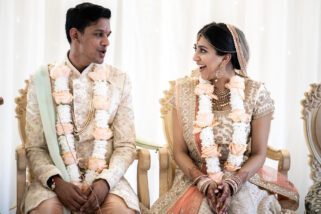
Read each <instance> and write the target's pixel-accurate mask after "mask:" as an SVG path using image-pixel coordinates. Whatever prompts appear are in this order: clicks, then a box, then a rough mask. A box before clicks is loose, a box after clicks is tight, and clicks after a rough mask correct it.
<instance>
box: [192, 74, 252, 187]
mask: <svg viewBox="0 0 321 214" xmlns="http://www.w3.org/2000/svg"><path fill="white" fill-rule="evenodd" d="M225 87H226V88H227V90H224V91H223V92H221V93H215V89H214V86H213V85H212V84H211V82H210V81H207V80H204V79H202V78H201V77H200V78H199V84H198V85H197V86H196V88H195V94H196V95H197V96H198V98H199V100H198V112H197V115H196V120H195V121H194V133H200V139H201V154H202V158H204V159H205V161H206V167H207V173H208V175H209V177H210V178H212V179H213V180H214V181H216V182H218V183H220V182H221V180H222V177H223V174H224V173H223V171H222V170H223V169H221V167H220V162H219V157H220V156H221V154H220V151H219V148H218V145H217V143H216V142H215V136H214V131H213V127H214V126H215V125H216V124H217V121H215V119H214V109H215V108H223V106H227V105H231V113H230V114H229V118H230V119H231V120H232V121H233V135H232V139H233V140H232V142H231V143H230V144H229V151H230V152H229V155H228V159H227V161H226V162H225V164H224V169H225V170H226V171H236V170H237V169H239V168H240V167H241V165H242V163H243V153H244V152H245V151H246V146H247V145H246V142H247V134H246V133H247V132H246V126H247V123H248V122H249V115H248V114H246V113H245V108H244V102H243V100H244V88H245V84H244V79H243V78H242V77H240V76H237V75H235V76H233V77H232V78H231V79H230V82H229V83H227V84H226V85H225ZM219 97H221V101H219V100H220V99H219ZM227 100H229V102H228V103H227ZM215 102H216V104H215Z"/></svg>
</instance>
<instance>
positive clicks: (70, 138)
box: [58, 134, 75, 152]
mask: <svg viewBox="0 0 321 214" xmlns="http://www.w3.org/2000/svg"><path fill="white" fill-rule="evenodd" d="M58 141H59V144H60V146H61V149H62V151H64V152H68V151H74V150H75V143H74V142H75V139H74V135H72V134H66V135H61V136H59V140H58Z"/></svg>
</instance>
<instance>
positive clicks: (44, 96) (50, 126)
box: [35, 66, 70, 213]
mask: <svg viewBox="0 0 321 214" xmlns="http://www.w3.org/2000/svg"><path fill="white" fill-rule="evenodd" d="M35 84H36V93H37V100H38V105H39V111H40V116H41V122H42V125H43V131H44V134H45V139H46V142H47V146H48V150H49V154H50V157H51V159H52V161H53V162H54V164H55V166H56V167H57V168H58V169H59V171H60V173H61V176H62V178H63V179H64V180H65V181H68V182H70V177H69V175H68V172H67V169H66V166H65V164H64V162H63V160H62V158H61V156H60V150H59V145H58V139H57V133H56V129H55V125H56V118H55V117H56V114H55V109H54V103H53V99H52V94H51V83H50V78H49V71H48V69H47V66H41V68H40V69H39V70H38V72H37V73H36V76H35ZM64 213H70V212H69V211H67V210H66V209H64Z"/></svg>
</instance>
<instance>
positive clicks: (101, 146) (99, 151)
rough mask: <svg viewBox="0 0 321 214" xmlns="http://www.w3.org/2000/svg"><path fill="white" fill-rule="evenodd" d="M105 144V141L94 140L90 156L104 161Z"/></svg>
mask: <svg viewBox="0 0 321 214" xmlns="http://www.w3.org/2000/svg"><path fill="white" fill-rule="evenodd" d="M107 143H108V142H107V141H106V140H95V145H94V149H93V154H92V156H93V157H96V158H98V159H105V155H106V152H107Z"/></svg>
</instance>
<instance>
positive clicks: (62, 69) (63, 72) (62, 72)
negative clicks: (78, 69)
mask: <svg viewBox="0 0 321 214" xmlns="http://www.w3.org/2000/svg"><path fill="white" fill-rule="evenodd" d="M70 73H71V70H70V68H69V67H68V66H66V65H58V66H56V67H54V68H53V69H52V70H51V71H50V77H51V78H52V79H57V78H58V77H66V78H68V77H69V75H70Z"/></svg>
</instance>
